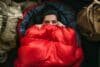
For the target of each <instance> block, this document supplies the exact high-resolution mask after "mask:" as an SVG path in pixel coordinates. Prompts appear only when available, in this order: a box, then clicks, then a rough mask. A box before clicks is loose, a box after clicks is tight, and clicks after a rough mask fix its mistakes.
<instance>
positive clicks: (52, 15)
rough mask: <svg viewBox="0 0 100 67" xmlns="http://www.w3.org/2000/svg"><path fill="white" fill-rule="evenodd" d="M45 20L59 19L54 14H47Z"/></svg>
mask: <svg viewBox="0 0 100 67" xmlns="http://www.w3.org/2000/svg"><path fill="white" fill-rule="evenodd" d="M44 20H57V16H56V15H54V14H50V15H46V16H45V17H44Z"/></svg>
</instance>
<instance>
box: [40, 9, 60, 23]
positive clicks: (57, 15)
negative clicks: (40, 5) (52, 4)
mask: <svg viewBox="0 0 100 67" xmlns="http://www.w3.org/2000/svg"><path fill="white" fill-rule="evenodd" d="M46 15H56V17H57V20H59V21H60V16H59V14H58V12H57V11H55V10H48V11H46V12H44V13H42V16H41V21H43V19H44V17H45V16H46Z"/></svg>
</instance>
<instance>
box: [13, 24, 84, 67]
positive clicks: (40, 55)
mask: <svg viewBox="0 0 100 67" xmlns="http://www.w3.org/2000/svg"><path fill="white" fill-rule="evenodd" d="M20 45H21V46H20V47H19V50H18V58H17V59H16V61H15V64H14V67H80V64H81V62H82V60H83V52H82V49H81V48H80V47H78V46H77V45H78V42H77V39H76V33H75V31H74V29H72V28H69V27H67V28H65V27H59V26H55V25H44V26H42V27H41V28H38V27H37V26H36V25H33V26H32V27H30V28H28V29H27V31H26V33H25V36H24V37H23V38H21V40H20Z"/></svg>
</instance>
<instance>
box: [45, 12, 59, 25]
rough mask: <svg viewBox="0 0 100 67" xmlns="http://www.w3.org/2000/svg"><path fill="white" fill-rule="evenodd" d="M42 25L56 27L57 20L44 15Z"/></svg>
mask: <svg viewBox="0 0 100 67" xmlns="http://www.w3.org/2000/svg"><path fill="white" fill-rule="evenodd" d="M43 24H50V25H57V24H58V20H57V16H56V15H53V14H51V15H46V16H45V17H44V19H43Z"/></svg>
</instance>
